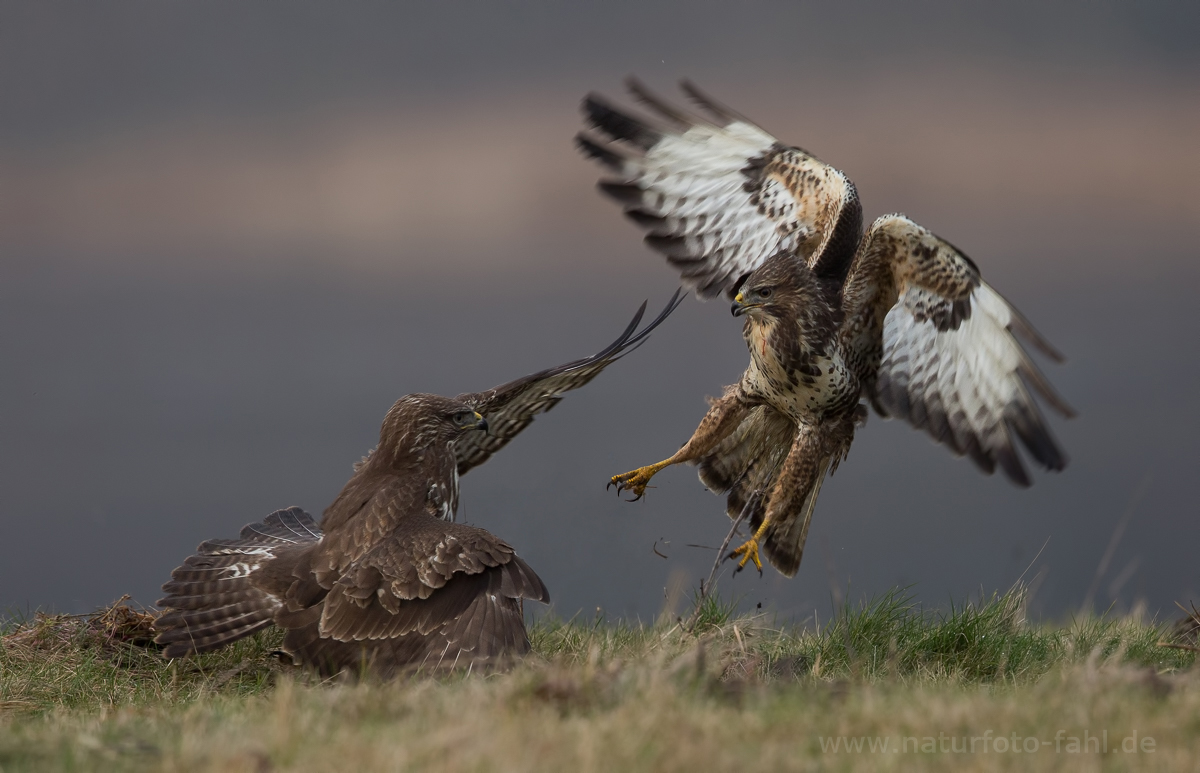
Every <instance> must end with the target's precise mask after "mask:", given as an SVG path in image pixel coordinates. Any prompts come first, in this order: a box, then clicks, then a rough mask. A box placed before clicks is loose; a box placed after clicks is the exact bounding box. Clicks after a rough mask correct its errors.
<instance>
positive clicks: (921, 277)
mask: <svg viewBox="0 0 1200 773" xmlns="http://www.w3.org/2000/svg"><path fill="white" fill-rule="evenodd" d="M629 87H630V90H631V91H632V92H633V94H634V96H635V97H636V98H637V99H638V100H639V101H641V102H642V103H643V104H645V105H647V106H648V107H649V109H650V110H651V111H653V113H654V114H655V120H651V119H648V118H643V117H640V116H637V115H635V114H634V113H632V112H628V111H625V110H622V109H618V108H617V107H614V106H613V105H611V104H610V103H608V102H606V101H605V100H604V99H603V98H602V97H599V96H596V95H589V96H588V97H587V98H586V99H585V100H584V104H583V110H584V113H585V115H586V118H587V121H588V122H589V124H590V125H591V126H592V127H593V128H594V129H596V130H598V131H599V132H600V135H596V134H587V133H581V134H580V135H579V136H578V137H577V141H578V144H579V146H580V148H581V149H582V150H583V151H584V152H585V153H586V154H588V155H589V156H591V157H592V158H594V159H596V160H597V161H599V162H600V163H602V164H603V165H604V166H606V167H608V168H609V169H610V170H612V171H613V172H615V173H616V175H617V176H616V178H615V179H609V180H604V181H601V183H600V188H601V190H603V191H604V192H605V193H606V194H608V195H609V196H611V197H613V198H614V199H616V200H617V201H619V202H620V203H621V204H623V205H624V208H625V214H626V215H628V216H629V217H630V218H631V219H632V220H633V221H634V222H635V223H637V224H639V225H640V226H642V227H643V228H645V229H646V230H647V232H648V233H647V235H646V243H647V244H649V245H650V246H651V247H653V248H654V249H656V250H658V251H659V252H661V253H663V254H664V255H665V256H666V258H667V260H668V262H670V263H671V265H673V266H675V267H676V268H677V269H678V270H679V272H680V274H681V275H682V276H683V279H684V281H685V282H686V283H687V284H688V285H689V286H690V287H691V288H693V289H694V290H695V292H696V294H697V295H699V296H701V297H706V298H707V297H713V296H716V295H718V294H721V293H724V294H725V295H726V296H727V297H728V298H730V299H731V300H732V301H733V314H734V316H742V317H744V318H745V324H744V327H743V333H742V334H743V337H744V338H745V340H746V345H747V347H748V348H749V350H750V365H749V367H748V368H747V369H746V372H745V374H744V375H743V376H742V379H741V381H740V382H738V383H737V384H735V385H733V386H730V387H728V388H727V389H726V390H725V393H724V395H723V396H722V397H721V398H720V399H719V400H715V401H713V402H712V407H711V409H710V410H709V412H708V414H707V415H706V416H705V417H704V419H703V421H701V423H700V426H699V427H698V428H697V429H696V432H695V434H694V435H693V436H692V438H691V439H690V440H689V441H688V442H687V444H686V445H684V446H683V447H682V448H681V449H680V450H679V452H678V453H676V454H674V455H673V456H671V457H670V458H669V459H666V460H664V461H662V462H659V463H657V464H652V465H649V466H647V467H642V468H640V469H637V470H634V471H632V472H627V473H624V474H622V475H616V476H614V477H613V478H612V481H611V484H615V485H616V486H617V491H618V492H620V491H622V490H627V491H630V492H632V493H633V494H634V498H635V499H637V498H640V497H641V496H642V494H643V493H644V491H645V489H646V484H647V483H648V482H649V480H650V478H651V477H652V476H653V475H654V474H655V473H657V472H658V471H659V470H661V469H663V468H664V467H666V466H668V465H672V464H679V463H681V462H690V463H693V464H697V465H699V468H700V479H701V481H702V482H703V483H704V484H705V485H706V486H707V487H708V488H709V489H710V490H712V491H715V492H718V493H727V494H728V496H727V500H726V503H727V512H728V513H729V515H730V516H731V517H735V516H737V515H739V514H740V513H742V511H743V509H745V508H749V514H750V518H751V523H752V525H753V528H754V535H753V538H752V539H750V540H749V541H748V542H746V543H745V544H744V545H742V546H741V547H739V548H738V549H737V550H735V551H734V553H733V554H731V556H741V561H740V562H739V565H738V566H739V568H741V567H744V566H745V565H746V562H747V561H753V562H754V564H755V566H757V567H758V568H759V570H760V571H761V569H762V564H761V562H760V559H759V543H760V542H762V544H763V552H765V554H766V556H767V558H768V559H769V560H770V561H771V563H772V564H774V565H775V567H776V568H777V569H779V571H780V572H782V573H783V574H785V575H787V576H789V577H790V576H793V575H794V574H795V573H796V570H797V569H798V568H799V565H800V558H801V554H802V552H803V549H804V541H805V537H806V535H807V533H808V525H809V521H810V519H811V517H812V512H813V507H814V506H815V504H816V500H817V495H818V493H819V491H820V488H821V483H822V481H823V480H824V478H825V475H826V474H827V473H832V472H833V471H834V470H835V469H836V468H837V465H838V463H839V462H840V461H841V460H842V459H844V458H845V456H846V453H847V452H848V451H849V448H850V443H851V441H852V440H853V438H854V430H855V427H856V425H858V424H861V422H862V421H864V420H865V419H866V408H865V407H864V406H860V403H859V401H860V399H865V400H866V401H867V402H869V403H870V404H871V405H872V406H874V408H875V410H876V411H877V412H878V413H880V414H881V415H883V416H885V417H887V416H896V417H900V418H903V419H906V420H907V421H909V422H910V423H911V424H913V425H914V426H916V427H918V428H920V429H924V430H926V431H927V432H928V433H929V434H930V435H932V436H933V438H934V439H935V440H937V441H938V442H941V443H944V444H946V445H947V446H949V447H950V449H951V450H952V451H954V453H956V454H959V455H962V454H966V455H969V456H970V457H971V458H972V459H973V460H974V461H975V463H976V464H978V465H979V466H980V467H981V468H982V469H983V470H985V471H987V472H989V473H991V472H992V471H993V470H994V469H995V468H996V466H997V465H998V466H999V467H1000V468H1001V469H1003V470H1004V472H1005V473H1006V474H1007V476H1008V477H1009V478H1010V479H1011V480H1012V481H1013V482H1014V483H1016V484H1018V485H1021V486H1027V485H1029V483H1030V479H1029V475H1028V473H1027V472H1026V470H1025V468H1024V466H1023V464H1022V463H1021V460H1020V458H1019V457H1018V454H1017V451H1016V449H1015V441H1014V436H1015V437H1016V438H1019V439H1020V441H1021V443H1022V444H1024V446H1025V448H1026V449H1027V450H1028V451H1029V453H1030V455H1031V456H1032V457H1033V458H1034V459H1035V460H1036V461H1037V462H1038V463H1040V464H1041V465H1043V466H1044V467H1046V468H1048V469H1050V470H1061V469H1063V468H1064V467H1065V466H1066V463H1067V459H1066V456H1065V455H1064V453H1063V452H1062V450H1061V449H1060V448H1059V445H1058V443H1057V442H1055V440H1054V437H1053V436H1052V435H1051V433H1050V430H1049V429H1048V428H1047V427H1046V422H1045V420H1044V419H1043V417H1042V415H1041V412H1040V411H1039V410H1038V407H1037V404H1036V403H1035V402H1034V399H1033V397H1032V396H1031V390H1032V391H1033V392H1036V393H1037V394H1039V395H1041V397H1042V398H1043V399H1044V400H1045V401H1046V402H1047V403H1048V404H1049V405H1050V406H1051V407H1053V408H1054V409H1055V410H1057V411H1058V412H1060V413H1062V414H1063V415H1065V416H1071V415H1072V411H1071V409H1070V408H1069V407H1068V406H1067V404H1066V403H1065V402H1064V401H1063V400H1062V399H1061V398H1060V397H1058V396H1057V395H1056V394H1055V392H1054V391H1053V389H1052V388H1051V387H1050V385H1049V383H1048V382H1047V381H1046V379H1045V378H1044V377H1043V376H1042V375H1041V373H1039V372H1038V370H1037V368H1036V367H1035V365H1034V364H1033V362H1032V361H1031V360H1030V359H1029V357H1028V355H1027V354H1026V353H1025V351H1024V350H1023V349H1022V347H1021V345H1020V344H1019V343H1018V341H1017V337H1018V336H1019V337H1020V338H1022V339H1024V340H1025V341H1027V342H1028V343H1030V344H1032V345H1033V346H1034V347H1035V348H1037V349H1038V350H1040V351H1041V352H1043V353H1044V354H1046V355H1047V356H1049V357H1050V358H1052V359H1054V360H1056V361H1061V359H1062V356H1061V355H1060V354H1058V353H1057V352H1056V351H1055V350H1054V349H1053V348H1052V347H1051V346H1050V345H1049V344H1048V343H1047V342H1046V341H1045V339H1043V338H1042V337H1041V336H1040V335H1039V334H1038V333H1037V332H1036V331H1034V329H1033V327H1032V326H1030V324H1029V323H1028V322H1027V321H1026V320H1025V319H1024V317H1022V316H1021V315H1020V314H1019V313H1018V312H1017V311H1016V309H1014V308H1013V307H1012V306H1011V305H1009V303H1008V302H1007V301H1005V300H1004V298H1002V297H1001V296H1000V294H999V293H997V292H996V291H995V290H993V289H992V288H991V287H990V286H989V285H988V284H987V283H986V282H984V281H983V280H982V278H981V277H980V273H979V269H978V268H977V267H976V266H975V264H974V263H973V262H972V261H971V260H970V258H968V257H967V256H966V255H965V254H963V253H962V252H961V251H960V250H959V249H957V248H956V247H955V246H954V245H952V244H950V243H949V242H947V241H945V240H944V239H941V238H939V237H937V236H936V235H934V234H933V233H931V232H929V231H928V230H926V229H925V228H922V227H921V226H919V225H917V224H916V223H914V222H913V221H911V220H909V219H908V218H906V217H904V216H902V215H887V216H884V217H881V218H879V219H877V220H876V221H875V222H874V223H872V224H871V226H870V227H869V228H868V229H867V231H866V233H865V234H864V233H863V228H862V206H861V204H860V203H859V198H858V193H857V191H856V190H855V188H854V184H853V183H852V182H851V181H850V180H849V179H848V178H847V177H846V175H844V174H843V173H841V172H840V171H838V170H837V169H834V168H833V167H831V166H829V165H827V164H824V163H822V162H821V161H819V160H817V159H816V158H815V157H814V156H813V155H812V154H811V153H808V152H807V151H804V150H801V149H799V148H795V147H789V146H786V145H783V144H781V143H780V142H779V141H778V140H776V139H775V138H774V137H772V136H771V135H770V134H768V133H766V132H765V131H763V130H762V129H761V128H759V127H758V126H756V125H754V124H752V123H751V122H750V121H748V120H746V119H745V118H742V117H741V116H739V115H737V114H736V113H734V112H733V111H731V110H729V109H728V108H726V107H724V106H721V105H719V104H717V103H716V102H714V101H713V100H711V99H709V98H708V97H706V96H704V95H702V94H701V93H700V92H699V91H697V90H696V89H695V87H693V86H692V85H690V84H689V83H687V82H684V83H683V89H684V91H685V92H686V93H687V94H688V96H689V97H691V98H692V100H693V101H695V102H696V103H697V104H698V105H699V106H700V107H701V108H702V109H703V110H704V111H705V112H706V113H707V117H700V116H698V115H693V114H692V113H690V112H688V111H685V110H681V109H679V108H677V107H675V106H673V105H670V104H667V103H665V102H663V101H662V100H661V99H659V98H658V97H656V96H654V95H653V94H651V93H649V92H648V91H647V90H646V89H645V88H644V87H643V86H641V84H639V83H637V82H636V81H632V80H631V81H630V83H629ZM611 484H610V485H611Z"/></svg>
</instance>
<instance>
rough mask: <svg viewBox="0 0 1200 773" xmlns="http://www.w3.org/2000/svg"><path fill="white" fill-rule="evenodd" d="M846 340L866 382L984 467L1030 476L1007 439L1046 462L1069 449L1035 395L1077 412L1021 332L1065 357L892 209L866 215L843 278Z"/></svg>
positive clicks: (967, 263)
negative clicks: (871, 219) (862, 236)
mask: <svg viewBox="0 0 1200 773" xmlns="http://www.w3.org/2000/svg"><path fill="white" fill-rule="evenodd" d="M843 292H844V294H843V309H844V310H845V313H846V321H845V322H844V323H843V327H842V335H843V344H844V345H845V346H846V348H847V349H848V350H850V351H852V352H855V353H857V354H858V355H859V356H860V362H859V363H858V364H859V367H860V369H861V372H860V374H859V376H860V378H861V379H862V381H863V384H864V391H865V392H866V395H867V397H868V398H869V399H871V400H872V402H873V404H874V405H875V407H876V409H877V410H879V411H880V412H881V413H883V414H884V415H890V416H897V417H900V418H903V419H905V420H906V421H908V422H909V423H910V424H912V425H913V426H915V427H917V428H919V429H923V430H925V431H926V432H928V433H929V434H930V435H932V436H933V438H934V439H935V440H937V441H938V442H940V443H945V444H946V445H947V446H949V447H950V448H951V449H953V451H954V452H955V453H956V454H960V455H961V454H966V455H969V456H970V457H971V458H972V459H973V460H974V461H975V463H976V464H978V465H979V466H980V467H981V468H982V469H984V470H985V471H987V472H989V473H990V472H992V471H994V470H995V468H996V465H999V466H1000V467H1001V469H1003V470H1004V472H1005V473H1006V474H1007V475H1008V477H1009V478H1010V479H1011V480H1012V481H1013V482H1014V483H1017V484H1018V485H1022V486H1028V485H1029V483H1030V479H1029V475H1028V473H1027V472H1026V471H1025V468H1024V466H1023V465H1022V463H1021V460H1020V458H1019V457H1018V455H1017V452H1016V448H1015V443H1014V438H1013V436H1014V435H1015V436H1016V437H1017V438H1020V440H1021V443H1022V444H1023V445H1024V446H1025V448H1026V449H1027V450H1028V451H1029V453H1030V454H1031V455H1032V456H1033V458H1034V459H1035V460H1037V461H1038V462H1039V463H1040V464H1042V465H1043V466H1045V467H1046V468H1048V469H1051V470H1061V469H1063V468H1064V467H1066V464H1067V457H1066V455H1065V454H1064V453H1063V451H1062V449H1061V448H1060V447H1059V445H1058V443H1057V441H1056V440H1055V439H1054V436H1053V434H1051V432H1050V429H1049V428H1048V427H1047V426H1046V420H1045V418H1044V417H1043V416H1042V413H1041V411H1040V410H1039V409H1038V406H1037V403H1036V402H1035V400H1034V398H1033V394H1032V393H1037V394H1038V395H1040V396H1041V397H1042V399H1043V400H1045V401H1046V403H1047V404H1049V405H1050V406H1051V407H1052V408H1054V409H1055V410H1056V411H1058V412H1059V413H1061V414H1062V415H1064V416H1068V417H1069V416H1072V415H1074V413H1073V411H1072V410H1071V408H1070V407H1069V406H1068V405H1067V404H1066V403H1065V402H1064V401H1063V399H1062V398H1061V397H1059V396H1058V395H1057V394H1056V393H1055V391H1054V389H1053V388H1052V387H1051V386H1050V384H1049V382H1048V381H1047V380H1046V378H1045V377H1044V376H1043V375H1042V374H1041V372H1040V371H1039V370H1038V369H1037V366H1035V365H1034V363H1033V362H1032V360H1030V359H1029V355H1028V354H1027V353H1026V352H1025V350H1024V349H1023V348H1022V347H1021V344H1020V343H1019V342H1018V336H1019V337H1020V338H1023V339H1024V340H1025V341H1026V342H1028V343H1030V344H1032V345H1033V346H1034V347H1035V348H1037V349H1039V350H1040V351H1042V352H1043V353H1044V354H1046V355H1047V356H1049V357H1050V358H1052V359H1054V360H1056V361H1061V360H1062V355H1060V354H1059V353H1058V352H1057V351H1055V350H1054V348H1053V347H1051V346H1050V344H1048V343H1047V342H1046V341H1045V339H1043V338H1042V337H1041V336H1040V335H1039V334H1038V333H1037V331H1035V330H1034V329H1033V327H1032V326H1031V325H1030V324H1029V323H1028V322H1027V321H1026V320H1025V318H1024V317H1022V316H1021V314H1020V313H1019V312H1018V311H1017V310H1016V309H1014V308H1013V307H1012V306H1011V305H1009V303H1008V302H1007V301H1006V300H1004V298H1002V297H1001V296H1000V294H999V293H997V292H996V291H995V290H993V289H992V288H991V287H990V286H989V285H988V284H987V283H986V282H984V281H983V280H982V279H981V278H980V275H979V270H978V269H977V268H976V267H975V264H974V263H972V262H971V260H970V259H969V258H968V257H967V256H966V255H964V254H963V253H962V252H961V251H959V250H958V249H957V248H956V247H954V245H952V244H950V243H949V242H947V241H945V240H943V239H940V238H938V237H937V236H935V235H934V234H933V233H931V232H929V231H928V230H926V229H925V228H922V227H921V226H919V225H917V224H916V223H914V222H913V221H911V220H909V219H908V218H906V217H903V216H900V215H888V216H885V217H881V218H879V219H878V220H876V221H875V223H874V224H872V226H871V229H870V231H869V232H868V234H867V239H866V244H865V247H864V249H863V251H862V253H861V255H860V257H859V258H858V259H857V260H856V262H855V265H854V266H853V267H852V269H851V271H850V275H849V277H848V278H847V280H846V285H845V287H844V291H843Z"/></svg>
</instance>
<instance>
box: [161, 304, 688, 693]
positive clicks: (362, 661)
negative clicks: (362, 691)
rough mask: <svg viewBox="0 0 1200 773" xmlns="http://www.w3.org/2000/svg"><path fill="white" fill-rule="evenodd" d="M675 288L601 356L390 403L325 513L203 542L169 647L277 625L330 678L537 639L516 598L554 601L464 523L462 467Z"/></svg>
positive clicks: (164, 603) (168, 626)
mask: <svg viewBox="0 0 1200 773" xmlns="http://www.w3.org/2000/svg"><path fill="white" fill-rule="evenodd" d="M679 302H680V293H676V294H675V296H674V297H672V299H671V301H670V303H668V304H667V307H666V308H665V309H663V312H662V313H661V314H660V315H659V316H658V317H657V318H656V319H655V320H653V321H652V322H651V323H650V324H649V325H647V326H646V327H645V328H643V329H642V330H641V331H638V330H637V328H638V325H639V324H640V322H641V319H642V315H643V313H644V312H645V304H642V307H641V308H640V309H639V310H638V313H637V315H636V316H635V317H634V319H633V321H632V322H631V323H630V324H629V326H628V327H627V328H626V330H625V331H624V332H623V333H622V335H621V336H620V338H618V339H617V340H616V341H614V342H613V343H612V344H611V345H610V346H608V347H606V348H605V349H603V350H602V351H600V352H599V353H597V354H595V355H593V356H592V357H587V358H584V359H582V360H576V361H573V362H569V363H566V364H564V365H560V366H558V367H556V368H551V369H548V370H544V371H540V372H539V373H535V374H532V375H530V376H526V377H524V378H521V379H517V380H516V381H512V382H509V383H507V384H504V385H502V386H499V387H496V388H494V389H490V390H487V391H485V392H478V393H467V394H463V395H459V396H458V397H456V398H448V397H439V396H437V395H427V394H413V395H408V396H406V397H403V398H401V399H400V400H398V401H397V402H396V404H395V405H393V406H392V408H391V409H390V410H389V411H388V413H387V416H386V417H385V418H384V421H383V425H382V427H381V429H380V433H379V445H378V446H376V448H375V449H374V450H373V451H372V452H371V453H370V454H369V455H368V456H367V458H366V459H364V460H363V461H362V462H361V463H359V464H358V465H357V466H356V467H355V471H354V474H353V476H352V477H351V478H350V480H349V481H348V482H347V483H346V485H345V486H344V487H343V489H342V491H341V493H340V494H339V495H338V497H337V498H336V499H335V500H334V502H333V504H331V505H330V506H329V507H328V508H327V509H326V510H325V513H324V516H323V517H322V519H321V522H320V524H319V525H318V524H317V522H316V520H315V519H314V518H313V517H312V516H310V515H309V514H307V513H305V512H304V511H303V510H301V509H300V508H296V507H292V508H288V509H286V510H279V511H277V512H275V513H272V514H271V515H269V516H267V518H266V519H265V520H263V521H262V522H261V523H255V524H250V525H249V526H246V527H245V528H244V529H242V533H241V535H240V537H239V538H238V539H233V540H210V541H208V542H205V543H203V544H201V545H200V547H199V548H198V549H197V552H196V555H193V556H191V557H189V558H188V559H187V560H186V561H185V562H184V564H183V565H182V566H180V567H179V568H178V569H176V570H175V571H174V572H172V575H171V578H172V579H171V581H170V582H168V583H166V584H165V585H164V586H163V590H164V591H165V592H166V596H165V597H164V598H162V599H161V600H160V601H159V602H158V603H159V605H160V606H161V607H163V608H164V609H165V610H166V612H165V613H164V614H163V615H162V617H160V618H159V620H158V622H157V628H158V631H159V633H158V639H157V640H158V641H159V642H160V643H161V644H163V645H164V654H165V655H166V656H167V657H181V656H184V655H187V654H190V653H192V652H207V651H210V650H213V649H216V648H218V647H221V646H223V645H225V644H228V643H230V642H232V641H236V640H237V639H240V638H242V637H244V636H248V635H249V634H251V633H254V632H255V631H258V630H261V629H262V628H265V627H267V626H270V625H277V626H279V627H281V628H283V629H284V630H285V632H286V633H285V636H284V644H283V648H284V650H285V651H286V652H288V653H290V654H291V655H292V657H293V658H294V659H295V660H296V661H298V662H299V663H302V664H304V665H307V666H310V667H312V668H314V669H316V670H317V671H318V672H319V673H321V674H322V675H332V674H337V673H350V674H359V673H367V674H371V675H375V676H380V677H388V676H392V675H394V674H397V673H400V672H404V671H408V670H412V669H419V668H426V669H436V668H447V667H454V666H465V665H473V666H495V665H501V664H504V663H507V662H509V661H511V660H512V659H514V658H516V657H519V656H521V655H523V654H525V653H526V652H527V651H528V650H529V640H528V638H527V637H526V633H525V624H524V613H523V607H522V601H523V600H524V599H533V600H535V601H541V602H543V603H546V602H549V600H550V596H549V593H548V592H547V591H546V587H545V585H544V584H543V583H542V581H541V579H540V578H539V577H538V576H537V574H536V573H535V572H534V571H533V569H532V568H530V566H529V565H528V564H527V563H525V561H524V560H522V559H521V558H520V557H519V556H518V555H517V554H516V552H515V551H514V550H513V548H512V546H510V545H509V544H508V543H506V542H504V541H503V540H501V539H499V538H498V537H496V536H494V535H492V534H490V533H489V532H487V531H484V530H483V529H479V528H475V527H472V526H466V525H464V524H458V523H454V522H453V521H454V517H455V514H456V511H457V506H458V480H459V476H460V475H461V474H463V473H465V472H467V471H468V470H470V469H471V468H472V467H475V466H477V465H479V464H482V463H483V462H485V461H486V460H487V459H488V457H490V456H491V454H493V453H495V452H496V451H497V450H499V449H500V448H502V447H503V446H504V445H506V444H507V443H508V442H509V441H510V440H512V439H513V438H514V437H515V436H516V435H517V434H518V433H520V432H521V430H523V429H524V428H525V427H527V426H528V425H529V423H530V422H531V421H532V420H533V417H534V416H536V415H537V414H539V413H543V412H545V411H547V410H549V409H550V408H552V407H553V406H554V405H555V404H557V403H558V401H559V400H561V399H562V395H563V393H564V392H567V391H570V390H572V389H577V388H579V387H581V386H583V385H584V384H586V383H588V382H589V381H591V380H592V379H593V378H595V377H596V376H597V375H598V374H599V373H600V371H602V370H603V369H604V368H605V367H607V366H608V365H610V364H611V363H613V362H615V361H616V360H618V359H620V358H621V357H622V356H624V355H625V354H627V353H628V352H629V351H631V350H632V349H633V348H636V347H637V346H639V345H641V343H642V342H644V341H645V339H646V336H647V335H648V334H649V332H650V331H651V330H653V329H654V328H655V327H656V326H657V325H658V324H660V323H661V322H662V321H663V320H664V319H665V318H666V317H667V315H669V314H670V313H671V311H673V310H674V309H675V307H676V306H678V304H679Z"/></svg>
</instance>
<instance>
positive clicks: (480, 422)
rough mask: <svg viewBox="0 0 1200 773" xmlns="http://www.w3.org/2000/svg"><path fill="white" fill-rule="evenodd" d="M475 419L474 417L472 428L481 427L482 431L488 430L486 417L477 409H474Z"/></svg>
mask: <svg viewBox="0 0 1200 773" xmlns="http://www.w3.org/2000/svg"><path fill="white" fill-rule="evenodd" d="M475 419H476V422H475V426H474V427H472V429H481V430H483V431H484V432H487V431H488V423H487V419H485V418H483V414H482V413H480V412H479V411H475Z"/></svg>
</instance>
